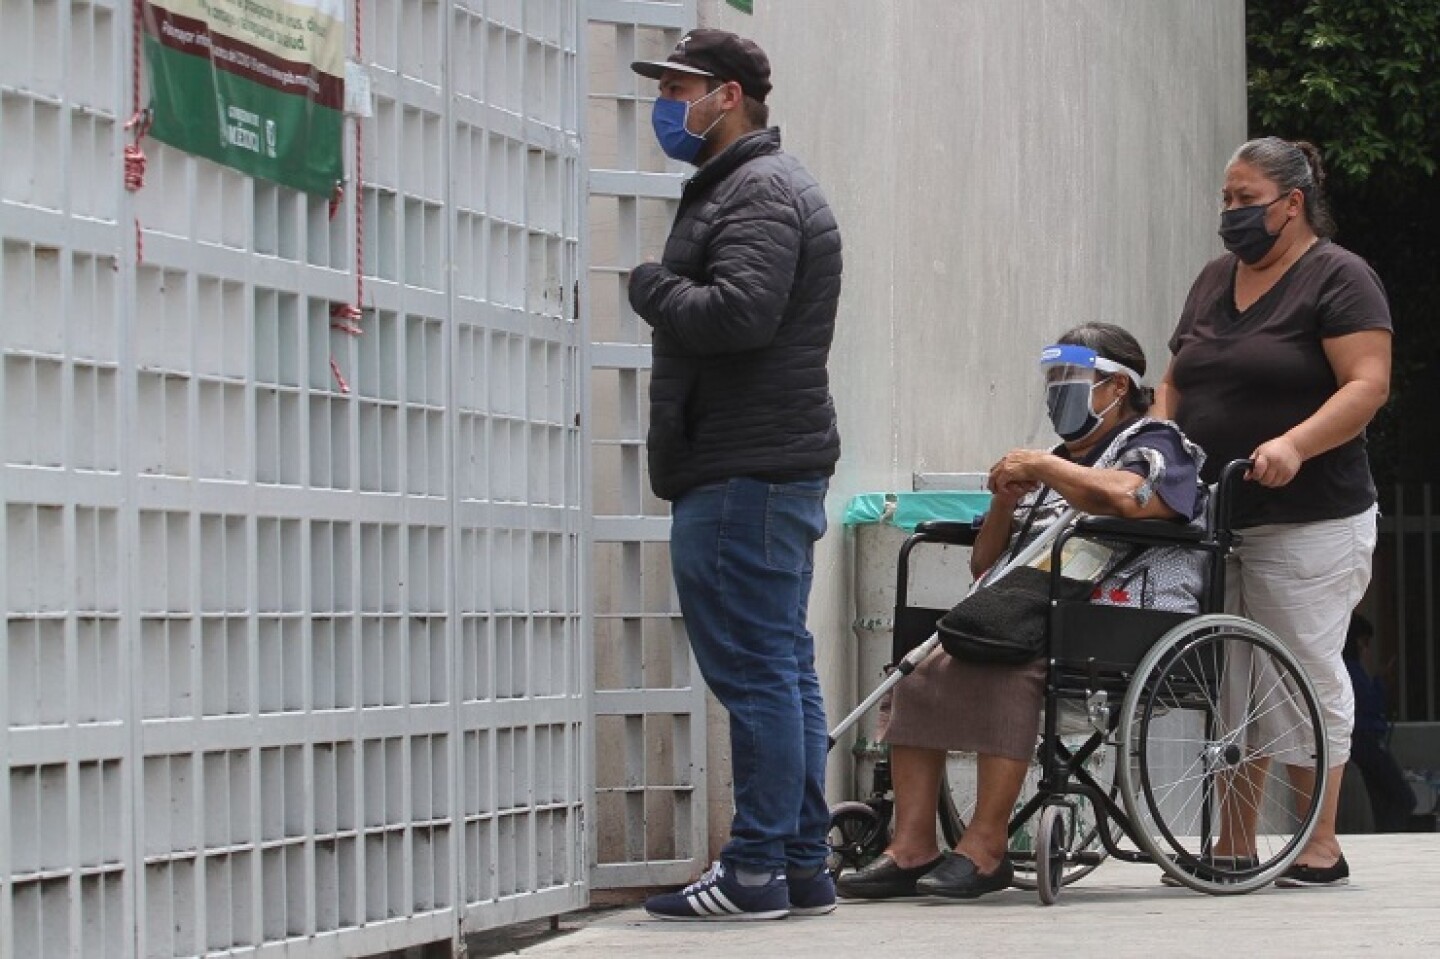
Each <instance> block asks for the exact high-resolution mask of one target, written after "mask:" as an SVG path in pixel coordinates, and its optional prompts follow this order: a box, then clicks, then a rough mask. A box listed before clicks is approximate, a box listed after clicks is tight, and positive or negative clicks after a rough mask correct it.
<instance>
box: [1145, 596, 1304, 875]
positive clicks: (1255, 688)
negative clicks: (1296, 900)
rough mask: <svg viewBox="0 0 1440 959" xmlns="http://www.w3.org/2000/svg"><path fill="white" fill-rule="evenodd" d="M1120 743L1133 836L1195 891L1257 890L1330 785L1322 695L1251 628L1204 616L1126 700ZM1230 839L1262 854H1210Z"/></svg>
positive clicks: (1291, 854)
mask: <svg viewBox="0 0 1440 959" xmlns="http://www.w3.org/2000/svg"><path fill="white" fill-rule="evenodd" d="M1120 743H1121V749H1122V753H1123V756H1124V757H1125V761H1124V762H1122V763H1121V764H1120V770H1119V772H1120V784H1121V793H1122V795H1123V799H1124V802H1125V809H1126V812H1127V813H1128V814H1129V817H1130V820H1131V823H1132V825H1133V827H1134V829H1135V832H1136V834H1135V835H1134V836H1133V837H1132V838H1133V839H1134V840H1135V842H1137V843H1138V844H1139V845H1140V847H1141V848H1142V849H1144V850H1145V851H1146V852H1147V853H1149V854H1150V856H1151V857H1152V858H1153V859H1154V861H1155V862H1156V863H1157V864H1158V865H1159V866H1160V868H1161V869H1163V870H1164V871H1165V872H1166V873H1168V874H1169V875H1171V876H1172V877H1174V878H1175V879H1177V880H1179V881H1180V882H1181V883H1183V884H1184V885H1187V886H1189V887H1191V888H1192V889H1196V890H1198V891H1200V892H1207V893H1211V894H1215V895H1220V894H1231V893H1243V892H1250V891H1252V890H1254V889H1258V888H1260V887H1261V886H1264V885H1266V884H1268V883H1269V882H1271V881H1272V880H1274V879H1275V878H1276V877H1277V876H1279V875H1280V874H1281V873H1282V872H1284V871H1285V870H1286V869H1287V868H1288V867H1289V866H1290V864H1291V863H1293V862H1294V861H1295V858H1296V857H1297V856H1299V854H1300V851H1301V850H1302V849H1303V848H1304V846H1305V842H1306V840H1308V839H1309V837H1310V833H1311V831H1312V830H1313V829H1314V828H1315V822H1316V820H1317V819H1318V818H1319V815H1320V805H1321V800H1322V797H1323V795H1324V791H1325V780H1326V775H1327V763H1326V745H1325V727H1324V725H1323V722H1322V720H1321V717H1320V710H1319V705H1318V700H1317V697H1316V695H1315V689H1314V687H1313V686H1312V685H1311V683H1310V679H1309V677H1307V676H1306V675H1305V671H1304V669H1302V668H1301V666H1300V664H1299V662H1298V661H1296V659H1295V657H1294V656H1292V655H1291V653H1290V651H1289V650H1288V649H1286V647H1285V645H1284V644H1283V643H1282V642H1281V641H1280V640H1279V639H1277V638H1276V637H1275V635H1274V634H1273V633H1271V632H1269V631H1268V630H1266V629H1264V628H1263V627H1261V626H1259V625H1257V624H1255V623H1253V622H1250V621H1249V620H1246V619H1241V618H1239V617H1236V616H1227V615H1218V614H1217V615H1209V616H1199V617H1196V618H1195V619H1192V620H1190V621H1188V622H1186V623H1183V624H1181V625H1180V626H1177V627H1176V628H1175V629H1173V630H1171V631H1170V632H1169V633H1166V634H1165V636H1163V637H1161V639H1160V641H1159V642H1157V643H1156V644H1155V645H1154V646H1153V647H1152V648H1151V650H1150V651H1149V652H1148V653H1147V654H1146V655H1145V658H1144V659H1143V660H1141V662H1140V666H1139V668H1138V670H1137V672H1136V676H1135V680H1134V681H1133V682H1132V683H1131V685H1130V688H1129V691H1128V692H1127V693H1126V696H1125V703H1124V707H1123V711H1122V713H1121V717H1120ZM1307 780H1308V781H1310V782H1313V787H1310V788H1307ZM1226 829H1228V830H1229V831H1230V833H1231V835H1228V836H1226V837H1225V838H1226V839H1227V840H1228V841H1229V843H1230V844H1231V848H1232V849H1233V850H1236V851H1247V852H1252V853H1253V856H1247V857H1243V858H1241V859H1234V858H1232V857H1229V856H1214V857H1212V856H1211V855H1209V853H1210V850H1211V847H1212V844H1213V843H1214V842H1215V841H1216V839H1218V838H1219V837H1220V836H1221V835H1222V834H1224V833H1225V831H1226ZM1236 832H1244V833H1246V834H1245V835H1239V836H1236V835H1234V833H1236ZM1227 851H1229V850H1227Z"/></svg>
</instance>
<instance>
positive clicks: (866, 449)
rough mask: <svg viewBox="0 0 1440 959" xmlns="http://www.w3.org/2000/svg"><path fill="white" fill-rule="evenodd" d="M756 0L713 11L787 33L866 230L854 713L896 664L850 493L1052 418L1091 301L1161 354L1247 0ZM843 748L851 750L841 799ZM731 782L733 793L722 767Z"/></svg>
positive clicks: (1206, 188)
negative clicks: (888, 651) (749, 5)
mask: <svg viewBox="0 0 1440 959" xmlns="http://www.w3.org/2000/svg"><path fill="white" fill-rule="evenodd" d="M754 6H755V14H754V16H746V15H744V14H741V13H738V12H736V11H735V10H734V9H733V8H731V7H729V6H728V5H726V4H725V3H723V2H722V0H703V2H702V4H701V10H700V18H701V22H702V24H704V25H707V26H718V27H723V28H725V29H730V30H734V31H736V32H738V33H742V34H746V35H748V36H751V37H753V38H755V39H756V40H757V42H759V43H760V45H761V46H762V47H764V49H765V50H766V51H767V53H768V54H769V55H770V57H771V60H772V62H773V69H774V82H775V91H774V93H773V94H772V95H771V98H770V102H771V105H772V111H773V112H772V122H775V123H777V124H778V125H779V126H781V127H782V129H783V130H784V133H785V144H786V148H787V149H788V150H790V151H791V152H793V153H794V154H796V155H797V156H799V157H800V158H801V159H802V160H803V161H804V162H805V163H806V165H807V166H809V168H810V169H811V170H812V171H813V172H814V173H815V174H816V176H817V177H818V178H819V180H820V182H821V183H822V185H823V186H824V187H825V189H826V192H827V193H828V195H829V197H830V200H831V203H832V204H833V205H834V207H835V209H836V212H837V215H838V217H839V219H840V223H841V227H842V229H843V231H844V237H845V243H846V265H845V292H844V296H843V300H842V305H841V316H840V324H839V331H838V335H837V340H836V344H835V351H834V357H833V362H832V364H831V372H832V376H833V384H834V392H835V397H836V402H837V404H838V406H839V410H840V418H841V421H840V422H841V430H842V437H843V441H844V454H843V456H842V458H841V461H840V465H839V471H838V473H837V475H836V477H835V480H834V484H833V486H832V493H831V498H830V505H829V509H830V515H831V519H832V522H833V526H832V529H831V532H830V533H829V534H828V535H827V536H826V538H825V540H824V541H823V543H822V544H821V549H820V555H819V556H818V558H817V571H816V577H815V593H814V596H813V599H812V605H811V627H812V629H813V630H814V632H815V634H816V636H817V637H818V638H819V640H820V645H821V656H822V662H821V669H822V678H823V679H824V681H825V685H826V692H827V698H828V704H829V710H830V714H831V718H832V721H834V720H838V719H839V718H840V717H842V716H843V715H844V714H845V713H846V712H847V711H848V709H849V708H850V706H851V705H852V704H853V703H854V702H855V701H856V699H855V691H856V688H857V687H863V688H864V689H866V690H868V689H869V688H870V687H871V686H873V685H874V683H875V682H876V681H877V679H876V677H864V678H863V679H857V677H856V676H855V675H854V667H853V660H854V640H853V634H852V631H851V620H852V618H853V610H852V608H851V598H850V597H851V593H850V584H851V579H852V569H853V556H852V555H851V554H852V552H853V550H852V547H851V543H852V540H853V537H852V536H851V535H847V534H846V532H845V531H844V530H843V529H842V528H841V527H840V525H839V520H840V516H841V514H842V512H843V510H844V506H845V503H846V502H847V501H848V500H849V498H850V497H851V496H852V495H854V494H855V493H858V492H863V491H871V490H889V489H909V488H910V485H911V474H912V472H916V471H926V472H951V471H962V470H978V469H984V468H985V467H987V466H988V465H989V464H990V463H991V462H992V461H993V460H994V459H996V458H997V457H998V456H999V455H1000V454H1002V453H1003V452H1004V451H1005V450H1006V449H1008V448H1009V447H1011V446H1013V445H1015V444H1017V443H1020V442H1023V441H1025V440H1027V439H1028V440H1030V442H1031V443H1041V442H1044V443H1048V442H1052V441H1053V437H1051V436H1049V435H1048V434H1044V433H1039V432H1037V431H1036V427H1037V424H1040V423H1041V422H1042V420H1041V415H1040V411H1039V406H1038V404H1039V401H1040V394H1039V391H1038V389H1037V384H1036V379H1037V377H1036V372H1035V365H1034V364H1035V359H1036V356H1037V354H1038V352H1039V349H1040V348H1041V347H1042V346H1044V345H1045V344H1047V343H1050V342H1052V341H1053V340H1054V338H1055V336H1056V335H1057V334H1058V333H1060V332H1061V331H1063V330H1064V329H1065V328H1067V327H1069V326H1071V325H1074V324H1076V323H1079V322H1081V321H1085V320H1096V319H1099V320H1107V321H1110V322H1116V323H1119V324H1121V325H1123V326H1125V327H1127V328H1129V329H1130V330H1132V331H1133V332H1134V333H1136V335H1137V336H1138V337H1139V338H1140V340H1141V342H1142V343H1143V344H1144V346H1145V349H1146V352H1147V354H1148V356H1149V357H1150V361H1151V367H1152V376H1149V377H1147V381H1153V380H1155V379H1158V376H1159V374H1160V372H1161V371H1162V370H1163V367H1164V364H1165V361H1166V357H1167V353H1166V351H1165V341H1166V339H1167V337H1168V335H1169V332H1170V329H1171V327H1172V325H1173V324H1174V322H1175V319H1176V317H1177V316H1178V315H1179V311H1180V307H1181V305H1182V303H1183V300H1184V296H1185V293H1186V290H1187V289H1188V287H1189V283H1190V281H1191V279H1192V278H1193V276H1194V275H1195V273H1196V271H1197V270H1198V269H1199V267H1200V266H1201V264H1202V263H1203V262H1204V261H1205V260H1206V259H1207V258H1209V257H1210V256H1212V255H1214V254H1215V253H1217V252H1219V245H1218V241H1217V239H1216V237H1215V228H1216V225H1217V222H1216V213H1217V196H1218V191H1219V183H1220V175H1221V169H1222V167H1223V165H1224V162H1225V160H1226V158H1227V157H1228V155H1229V153H1230V151H1232V150H1233V149H1234V148H1235V147H1236V146H1237V145H1238V144H1239V143H1240V142H1241V140H1242V139H1243V138H1244V134H1245V85H1244V84H1245V81H1244V66H1245V62H1244V3H1243V0H1167V2H1165V3H1156V2H1153V0H1004V2H1000V0H890V2H883V3H880V2H874V0H756V2H755V5H754ZM712 728H713V729H715V730H716V731H717V734H718V735H719V737H720V739H719V742H718V743H717V744H716V745H717V746H723V742H724V727H723V725H714V724H712ZM722 753H723V749H721V748H717V749H716V750H715V753H714V754H715V755H716V756H719V755H720V754H722ZM846 765H848V764H845V763H838V762H837V763H832V766H833V767H834V769H833V771H832V776H831V787H832V792H834V793H835V796H836V798H840V796H841V795H842V794H843V793H844V792H845V789H844V787H843V784H844V783H845V782H847V781H848V780H847V779H845V778H844V777H845V770H844V767H845V766H846ZM712 769H714V770H716V771H717V773H718V774H719V775H723V771H724V767H723V763H721V762H715V763H714V764H713V765H712ZM712 796H713V798H714V801H715V802H716V803H717V804H719V805H723V804H725V803H727V802H728V796H729V791H728V788H726V786H725V784H724V782H721V781H717V782H716V783H715V788H714V789H713V790H712ZM717 812H719V810H717ZM716 819H717V817H716V816H712V822H713V821H715V820H716ZM718 820H719V823H720V825H721V826H722V828H723V824H724V823H725V822H726V821H727V820H728V815H724V814H722V815H719V816H718Z"/></svg>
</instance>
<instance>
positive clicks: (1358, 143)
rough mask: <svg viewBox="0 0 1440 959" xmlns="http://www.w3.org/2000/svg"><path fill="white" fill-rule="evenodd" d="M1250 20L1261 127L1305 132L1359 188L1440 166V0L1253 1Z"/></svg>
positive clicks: (1253, 99) (1255, 113)
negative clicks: (1377, 177)
mask: <svg viewBox="0 0 1440 959" xmlns="http://www.w3.org/2000/svg"><path fill="white" fill-rule="evenodd" d="M1246 18H1247V19H1246V29H1247V32H1248V53H1249V58H1250V63H1249V71H1250V76H1249V86H1250V111H1251V117H1252V119H1253V121H1254V125H1255V126H1256V127H1258V128H1259V129H1263V130H1267V131H1279V130H1282V129H1294V128H1296V127H1297V126H1301V125H1303V127H1304V129H1306V130H1307V131H1308V132H1309V136H1307V137H1306V138H1307V139H1311V140H1313V141H1315V142H1316V143H1320V144H1324V145H1325V146H1326V159H1327V161H1328V163H1329V164H1330V166H1331V167H1332V168H1333V169H1334V170H1335V171H1337V172H1339V173H1341V174H1343V175H1344V176H1345V177H1346V178H1348V179H1352V180H1355V181H1362V180H1365V179H1367V178H1369V177H1370V176H1371V175H1372V174H1374V173H1375V172H1376V171H1377V170H1381V169H1386V170H1391V171H1409V170H1414V171H1418V172H1420V173H1423V174H1426V175H1431V174H1434V173H1435V171H1436V169H1437V168H1440V70H1437V69H1436V66H1437V57H1440V0H1251V2H1250V3H1248V4H1247V10H1246Z"/></svg>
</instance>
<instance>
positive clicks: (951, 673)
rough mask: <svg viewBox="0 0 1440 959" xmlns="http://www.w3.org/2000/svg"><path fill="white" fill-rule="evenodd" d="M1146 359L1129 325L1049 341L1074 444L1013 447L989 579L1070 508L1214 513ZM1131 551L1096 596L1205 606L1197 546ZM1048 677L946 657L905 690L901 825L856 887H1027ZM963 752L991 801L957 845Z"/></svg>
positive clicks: (897, 890) (1183, 516)
mask: <svg viewBox="0 0 1440 959" xmlns="http://www.w3.org/2000/svg"><path fill="white" fill-rule="evenodd" d="M1145 369H1146V363H1145V355H1144V352H1143V351H1142V350H1141V348H1140V344H1139V343H1138V342H1137V341H1136V340H1135V338H1134V337H1133V336H1132V335H1131V334H1130V333H1129V332H1127V331H1126V330H1124V329H1122V328H1120V327H1118V326H1115V325H1113V324H1108V323H1087V324H1084V325H1082V326H1078V327H1076V328H1074V329H1072V330H1070V331H1069V332H1067V333H1065V334H1064V335H1063V336H1062V337H1060V339H1059V341H1058V342H1057V343H1056V344H1055V345H1054V346H1052V347H1047V348H1046V350H1045V351H1044V352H1043V353H1042V358H1041V372H1042V374H1043V375H1044V377H1045V389H1046V408H1047V411H1048V413H1049V417H1050V421H1051V424H1052V425H1053V427H1054V429H1055V432H1056V433H1057V434H1058V435H1059V436H1060V438H1061V440H1062V441H1063V442H1062V443H1061V444H1060V445H1058V446H1056V447H1055V448H1054V449H1053V450H1051V451H1049V452H1045V451H1041V450H1029V449H1015V450H1012V451H1010V452H1009V453H1007V454H1006V455H1005V456H1003V457H1001V459H1000V460H999V461H998V462H997V463H996V464H995V465H994V466H993V467H991V470H990V476H989V481H988V487H989V490H990V492H991V494H992V499H991V504H990V510H989V512H988V513H987V515H986V517H985V520H984V523H983V525H982V527H981V529H980V531H979V534H978V536H977V538H976V541H975V545H974V547H973V550H972V553H971V568H972V571H973V572H974V574H975V575H976V577H977V578H978V577H980V576H982V575H983V574H985V573H986V572H987V571H988V570H990V569H991V567H992V566H997V565H1000V566H1003V565H1004V564H1006V563H1007V562H1009V561H1011V560H1012V559H1013V558H1014V557H1015V556H1016V555H1017V554H1018V553H1019V552H1020V551H1021V550H1022V549H1023V548H1024V547H1025V546H1026V545H1027V544H1029V543H1031V542H1034V541H1035V540H1036V539H1037V538H1038V537H1040V536H1041V535H1042V534H1043V533H1044V532H1045V531H1046V530H1047V529H1048V528H1049V527H1050V526H1051V525H1053V524H1055V523H1056V522H1058V521H1061V520H1062V517H1063V516H1064V515H1065V514H1066V513H1067V511H1068V510H1070V509H1076V510H1080V511H1082V512H1084V513H1088V514H1092V515H1102V516H1117V517H1121V518H1125V519H1155V520H1169V521H1172V522H1175V523H1177V524H1200V525H1203V522H1202V520H1201V517H1202V515H1203V513H1204V508H1205V496H1206V492H1205V488H1204V486H1203V485H1202V484H1201V482H1200V479H1199V472H1200V468H1201V466H1202V464H1203V460H1204V454H1203V453H1202V452H1201V450H1200V449H1199V448H1198V447H1196V446H1195V445H1194V444H1193V443H1191V442H1190V441H1189V440H1187V439H1186V438H1185V436H1184V435H1183V434H1182V433H1181V432H1180V430H1179V429H1178V428H1177V427H1176V426H1175V425H1174V424H1173V423H1169V422H1165V421H1160V420H1155V419H1151V418H1149V417H1147V416H1146V415H1145V414H1146V412H1147V410H1148V409H1149V406H1150V393H1149V391H1147V390H1145V389H1143V388H1142V386H1141V380H1142V377H1143V376H1144V374H1145ZM1115 553H1116V555H1115V556H1114V557H1113V558H1112V560H1110V561H1109V562H1108V563H1106V564H1104V565H1103V566H1102V569H1101V571H1100V572H1099V573H1098V574H1097V576H1096V579H1097V582H1096V584H1095V586H1094V588H1093V593H1092V595H1091V602H1094V603H1101V604H1106V605H1117V606H1144V607H1147V608H1151V609H1162V610H1169V611H1174V612H1187V613H1188V612H1194V611H1196V610H1198V609H1199V598H1200V591H1201V589H1202V585H1203V579H1204V573H1203V568H1202V566H1203V563H1202V560H1201V559H1200V558H1199V557H1198V556H1196V555H1195V554H1194V553H1193V552H1189V551H1186V550H1183V549H1174V548H1169V547H1159V548H1155V549H1149V550H1146V551H1145V553H1144V555H1143V557H1140V556H1138V555H1137V554H1136V553H1134V552H1132V553H1130V554H1128V555H1120V551H1118V550H1117V551H1115ZM1142 558H1143V563H1141V562H1138V560H1140V559H1142ZM1062 572H1065V571H1063V570H1062ZM1067 575H1068V573H1067ZM1046 675H1047V667H1046V662H1045V660H1044V658H1043V657H1040V656H1037V657H1035V658H1032V659H1029V660H1028V661H1026V662H1023V663H1020V664H1018V665H1005V664H997V663H982V662H972V661H967V660H962V659H958V658H954V657H951V656H945V655H935V656H931V657H930V658H929V659H927V660H925V661H924V663H922V664H921V665H920V666H919V667H918V668H916V669H915V671H914V672H913V673H912V674H911V675H910V676H909V677H908V678H907V679H906V680H905V681H904V682H902V683H900V684H898V685H897V686H896V687H895V688H894V690H893V691H892V692H891V694H890V699H889V701H888V708H885V707H882V711H881V719H880V730H879V738H880V740H881V741H882V742H885V743H887V744H888V745H889V748H890V767H891V776H892V779H893V784H894V790H895V819H894V824H895V828H894V833H893V835H892V837H891V839H890V842H889V845H888V846H887V847H886V848H885V850H884V852H883V853H882V854H881V855H880V856H879V857H877V858H876V859H875V860H874V861H873V862H871V863H870V864H869V865H867V866H865V867H864V868H863V869H860V870H858V871H856V872H852V873H847V874H845V875H842V876H841V877H840V880H839V883H838V891H839V894H840V895H841V896H843V897H846V898H849V899H889V898H896V897H906V896H916V895H926V896H941V897H946V898H952V899H973V898H976V897H978V896H982V895H985V894H986V893H990V892H995V891H997V890H1000V889H1004V888H1006V887H1007V886H1009V885H1010V884H1011V881H1012V879H1013V877H1014V867H1013V864H1012V863H1011V861H1010V859H1009V857H1008V853H1007V847H1008V840H1009V835H1008V832H1009V822H1010V814H1011V812H1012V810H1013V809H1014V807H1015V804H1016V800H1017V799H1018V798H1019V795H1020V792H1021V789H1022V787H1023V785H1024V783H1025V778H1026V774H1027V772H1028V770H1029V768H1030V762H1031V759H1032V757H1033V755H1034V752H1035V747H1036V741H1037V736H1038V734H1039V723H1040V716H1041V710H1042V705H1043V701H1044V688H1045V682H1046ZM950 751H960V752H973V753H975V754H976V756H977V758H976V764H977V780H978V781H977V787H978V797H977V801H976V805H975V810H974V813H973V816H972V818H971V820H970V822H969V823H968V825H967V826H966V828H965V831H964V834H963V836H962V837H961V839H960V842H959V843H958V844H957V845H956V847H955V848H954V849H953V850H946V851H943V852H942V851H941V850H940V849H939V848H938V843H937V840H936V829H935V822H936V816H937V802H938V799H937V797H938V796H939V790H940V782H941V778H942V777H943V775H944V771H945V757H946V753H947V752H950Z"/></svg>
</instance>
